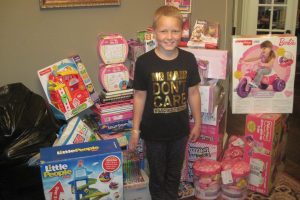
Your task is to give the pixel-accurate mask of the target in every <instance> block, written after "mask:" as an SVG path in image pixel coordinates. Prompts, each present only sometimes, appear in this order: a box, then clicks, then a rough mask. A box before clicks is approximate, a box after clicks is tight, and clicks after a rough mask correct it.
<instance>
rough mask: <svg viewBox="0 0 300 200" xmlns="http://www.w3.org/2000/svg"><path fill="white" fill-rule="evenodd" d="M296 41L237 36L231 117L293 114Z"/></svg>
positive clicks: (274, 36) (274, 37) (271, 36)
mask: <svg viewBox="0 0 300 200" xmlns="http://www.w3.org/2000/svg"><path fill="white" fill-rule="evenodd" d="M296 49H297V38H296V37H295V36H292V35H261V36H234V37H233V41H232V67H233V69H232V113H292V112H293V99H294V79H295V68H296V55H297V54H296Z"/></svg>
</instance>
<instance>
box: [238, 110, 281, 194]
mask: <svg viewBox="0 0 300 200" xmlns="http://www.w3.org/2000/svg"><path fill="white" fill-rule="evenodd" d="M281 135H282V118H281V115H280V114H249V115H247V117H246V128H245V151H244V159H245V161H246V162H249V163H250V167H251V172H250V175H249V185H248V189H250V190H252V191H255V192H259V193H262V194H265V195H268V193H269V192H270V189H271V188H272V185H273V181H274V179H275V176H276V171H277V166H276V160H278V158H279V157H280V152H278V149H279V148H278V146H279V141H280V138H281Z"/></svg>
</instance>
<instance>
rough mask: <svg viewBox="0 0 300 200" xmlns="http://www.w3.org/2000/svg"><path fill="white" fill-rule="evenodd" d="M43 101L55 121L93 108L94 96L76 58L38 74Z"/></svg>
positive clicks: (83, 70)
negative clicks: (47, 105) (44, 98)
mask: <svg viewBox="0 0 300 200" xmlns="http://www.w3.org/2000/svg"><path fill="white" fill-rule="evenodd" d="M37 73H38V76H39V79H40V82H41V84H42V87H43V89H44V92H45V93H46V96H47V100H48V102H49V103H50V106H51V109H52V111H53V112H54V115H55V117H56V118H58V119H63V120H68V119H70V118H71V117H73V116H75V115H77V114H79V113H80V112H82V111H84V110H86V109H87V108H89V107H91V106H92V105H94V101H97V99H98V94H97V93H96V92H95V89H94V86H93V84H92V81H91V79H90V77H89V75H88V73H87V70H86V68H85V66H84V64H83V63H82V61H81V59H80V57H79V56H78V55H76V56H73V57H70V58H66V59H63V60H61V61H59V62H56V63H54V64H52V65H50V66H48V67H45V68H43V69H41V70H39V71H38V72H37Z"/></svg>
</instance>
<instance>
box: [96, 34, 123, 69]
mask: <svg viewBox="0 0 300 200" xmlns="http://www.w3.org/2000/svg"><path fill="white" fill-rule="evenodd" d="M97 50H98V55H99V57H100V59H101V61H102V62H103V63H104V64H106V65H108V64H115V63H122V62H125V60H126V58H127V55H128V44H127V41H126V40H125V38H124V37H123V36H122V35H120V34H118V33H114V34H100V35H99V36H98V46H97Z"/></svg>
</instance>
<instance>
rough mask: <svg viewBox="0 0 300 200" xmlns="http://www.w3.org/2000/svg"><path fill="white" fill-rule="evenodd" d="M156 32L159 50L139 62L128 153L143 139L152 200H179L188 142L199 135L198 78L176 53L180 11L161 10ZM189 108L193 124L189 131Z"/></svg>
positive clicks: (189, 59)
mask: <svg viewBox="0 0 300 200" xmlns="http://www.w3.org/2000/svg"><path fill="white" fill-rule="evenodd" d="M153 30H154V35H155V37H156V41H157V47H156V48H155V49H153V50H151V51H149V52H147V53H145V54H143V55H141V56H140V57H139V58H138V59H137V61H136V68H135V74H134V82H133V88H134V103H133V107H134V108H133V112H134V115H133V129H132V133H131V139H130V143H129V150H135V148H136V146H137V143H138V140H139V137H140V136H141V138H142V139H144V142H145V145H146V155H147V159H148V163H149V169H150V181H149V188H150V193H151V197H152V200H164V199H167V200H175V199H177V195H178V187H179V183H180V174H181V168H182V165H183V160H184V155H185V148H186V144H187V140H188V139H189V140H190V141H195V140H196V139H197V138H198V137H199V134H200V126H201V114H200V113H201V109H200V94H199V88H198V83H199V82H200V78H199V73H198V69H197V62H196V58H195V57H194V55H193V54H191V53H189V52H187V51H184V50H181V49H179V48H178V47H177V46H178V44H179V42H180V38H181V34H182V15H181V14H180V12H179V10H178V9H177V8H175V7H172V6H162V7H160V8H159V9H157V10H156V12H155V14H154V18H153ZM187 102H188V103H189V105H190V107H191V110H192V114H193V116H194V120H195V126H194V127H193V129H192V130H191V131H190V130H189V115H188V105H187Z"/></svg>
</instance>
